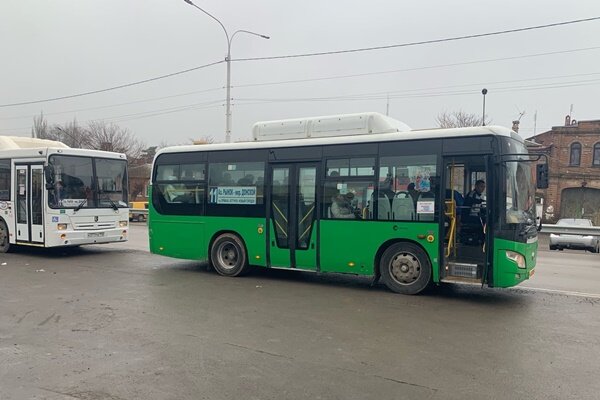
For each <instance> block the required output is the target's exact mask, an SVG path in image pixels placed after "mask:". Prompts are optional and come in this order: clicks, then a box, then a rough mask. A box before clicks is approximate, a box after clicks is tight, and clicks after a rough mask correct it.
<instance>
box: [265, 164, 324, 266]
mask: <svg viewBox="0 0 600 400" xmlns="http://www.w3.org/2000/svg"><path fill="white" fill-rule="evenodd" d="M270 172H271V174H270V176H271V185H269V187H270V190H271V193H270V199H271V200H270V204H269V219H270V221H269V223H268V224H267V226H269V237H270V240H269V243H267V253H268V254H269V260H270V262H269V265H270V266H271V267H280V268H298V269H304V270H316V269H317V250H316V241H317V234H316V229H317V228H316V223H315V216H316V192H317V190H316V189H317V186H316V182H317V165H316V164H314V163H298V164H274V165H271V171H270Z"/></svg>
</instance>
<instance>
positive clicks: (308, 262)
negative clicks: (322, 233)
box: [296, 221, 317, 270]
mask: <svg viewBox="0 0 600 400" xmlns="http://www.w3.org/2000/svg"><path fill="white" fill-rule="evenodd" d="M296 268H300V269H307V270H316V269H317V224H316V221H315V223H313V225H312V229H311V232H310V242H309V244H308V249H304V250H300V249H296Z"/></svg>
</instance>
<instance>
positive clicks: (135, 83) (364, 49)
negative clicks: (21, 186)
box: [0, 16, 600, 108]
mask: <svg viewBox="0 0 600 400" xmlns="http://www.w3.org/2000/svg"><path fill="white" fill-rule="evenodd" d="M599 19H600V16H599V17H590V18H581V19H575V20H570V21H562V22H555V23H552V24H544V25H535V26H528V27H524V28H515V29H506V30H501V31H494V32H487V33H477V34H472V35H463V36H454V37H447V38H441V39H432V40H422V41H417V42H408V43H399V44H391V45H386V46H374V47H363V48H357V49H346V50H335V51H325V52H316V53H302V54H289V55H281V56H268V57H251V58H238V59H232V60H231V61H262V60H277V59H286V58H300V57H315V56H325V55H335V54H347V53H357V52H364V51H374V50H384V49H392V48H400V47H409V46H419V45H426V44H433V43H443V42H451V41H458V40H464V39H474V38H481V37H487V36H496V35H504V34H508V33H516V32H525V31H532V30H538V29H545V28H552V27H557V26H564V25H572V24H577V23H582V22H591V21H596V20H599ZM224 62H225V60H221V61H215V62H212V63H209V64H205V65H200V66H197V67H193V68H188V69H185V70H182V71H177V72H173V73H170V74H165V75H161V76H157V77H154V78H149V79H143V80H140V81H136V82H131V83H126V84H123V85H117V86H113V87H109V88H105V89H99V90H92V91H89V92H83V93H77V94H72V95H68V96H58V97H51V98H47V99H40V100H32V101H23V102H17V103H7V104H0V108H5V107H15V106H24V105H29V104H38V103H46V102H51V101H58V100H66V99H72V98H76V97H81V96H88V95H92V94H98V93H103V92H108V91H111V90H116V89H123V88H126V87H130V86H136V85H141V84H144V83H148V82H153V81H157V80H160V79H165V78H169V77H172V76H176V75H181V74H185V73H188V72H192V71H196V70H199V69H203V68H207V67H211V66H214V65H218V64H221V63H224Z"/></svg>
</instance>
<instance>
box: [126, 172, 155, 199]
mask: <svg viewBox="0 0 600 400" xmlns="http://www.w3.org/2000/svg"><path fill="white" fill-rule="evenodd" d="M151 171H152V164H142V165H135V166H130V167H129V201H148V197H147V196H146V194H147V193H148V184H149V183H150V173H151Z"/></svg>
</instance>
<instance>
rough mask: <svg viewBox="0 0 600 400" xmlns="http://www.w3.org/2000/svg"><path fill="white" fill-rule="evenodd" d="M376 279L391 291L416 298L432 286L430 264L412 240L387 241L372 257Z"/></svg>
mask: <svg viewBox="0 0 600 400" xmlns="http://www.w3.org/2000/svg"><path fill="white" fill-rule="evenodd" d="M375 274H376V278H381V280H382V281H383V283H384V284H385V285H386V286H387V287H388V288H389V289H390V290H392V291H394V292H396V293H402V294H417V293H420V292H421V291H423V290H424V289H425V288H427V286H429V284H430V283H431V277H432V275H433V268H432V263H431V260H430V258H429V255H428V254H427V252H426V251H425V249H424V248H423V247H422V246H421V245H420V244H419V243H417V242H415V241H412V240H390V241H387V242H386V243H384V244H383V245H382V246H381V247H380V248H379V250H378V251H377V254H376V257H375Z"/></svg>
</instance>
